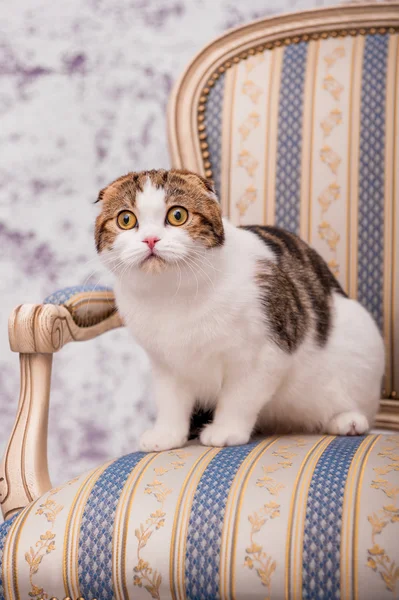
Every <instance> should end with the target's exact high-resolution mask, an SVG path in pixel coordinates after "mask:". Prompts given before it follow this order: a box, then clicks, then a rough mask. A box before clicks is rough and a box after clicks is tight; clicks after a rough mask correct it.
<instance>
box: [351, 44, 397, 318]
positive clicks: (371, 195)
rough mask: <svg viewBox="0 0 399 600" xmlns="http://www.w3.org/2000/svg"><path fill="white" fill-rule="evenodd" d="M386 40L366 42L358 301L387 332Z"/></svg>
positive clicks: (362, 118)
mask: <svg viewBox="0 0 399 600" xmlns="http://www.w3.org/2000/svg"><path fill="white" fill-rule="evenodd" d="M388 43H389V36H387V35H369V36H367V38H366V41H365V48H364V58H363V70H362V93H361V107H360V114H361V118H360V156H359V217H358V219H359V221H358V222H359V225H358V232H359V233H358V235H359V241H358V300H359V301H360V302H361V303H362V304H363V305H364V306H365V307H366V308H367V309H368V310H369V311H370V312H371V314H372V315H373V317H374V318H375V320H376V321H377V323H378V325H379V327H380V328H381V329H382V327H383V289H384V288H383V282H384V281H383V280H384V177H385V176H384V171H385V165H384V161H385V96H386V75H387V59H388Z"/></svg>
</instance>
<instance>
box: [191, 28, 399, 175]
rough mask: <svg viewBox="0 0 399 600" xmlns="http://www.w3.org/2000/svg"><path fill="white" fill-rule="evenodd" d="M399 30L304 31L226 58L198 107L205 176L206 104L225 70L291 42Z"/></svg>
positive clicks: (209, 170) (208, 166)
mask: <svg viewBox="0 0 399 600" xmlns="http://www.w3.org/2000/svg"><path fill="white" fill-rule="evenodd" d="M398 31H399V27H368V28H365V27H361V28H358V29H355V28H351V29H347V28H346V29H338V30H334V31H323V32H320V33H304V34H302V35H296V36H291V37H285V38H283V39H277V40H274V41H272V42H266V43H264V44H259V45H257V46H255V47H253V48H250V49H249V50H245V51H243V52H240V53H239V54H237V55H236V56H233V57H231V58H229V59H228V60H226V61H225V62H224V63H223V64H222V65H221V66H220V67H218V68H217V70H216V71H215V72H214V73H213V74H212V75H211V76H210V77H209V79H208V81H207V82H206V85H205V87H204V88H203V89H202V92H201V95H200V99H199V103H198V109H197V112H198V117H197V119H198V136H199V140H200V148H201V154H202V160H203V165H204V170H205V176H206V177H207V178H209V179H211V178H212V177H213V172H212V164H211V161H210V160H209V158H210V155H209V144H208V141H207V138H208V134H207V131H206V126H205V111H206V104H207V101H208V95H209V92H210V90H211V88H212V87H213V86H214V85H215V82H216V81H217V80H218V79H219V77H220V76H221V75H222V74H223V73H225V71H226V70H227V69H230V68H231V67H232V66H234V65H235V64H237V63H239V62H240V61H241V60H246V59H247V58H249V57H250V56H253V55H254V54H260V53H262V52H264V51H265V50H273V49H274V48H278V47H280V46H290V45H291V44H299V43H300V42H310V41H312V40H326V39H327V38H340V37H347V36H348V35H350V36H353V37H354V36H356V35H375V34H380V35H384V34H387V33H390V34H392V33H397V32H398Z"/></svg>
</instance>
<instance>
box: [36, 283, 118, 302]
mask: <svg viewBox="0 0 399 600" xmlns="http://www.w3.org/2000/svg"><path fill="white" fill-rule="evenodd" d="M111 291H112V290H111V288H109V287H107V286H106V285H91V284H88V285H73V286H71V287H66V288H62V289H61V290H57V291H56V292H53V293H52V294H50V296H47V298H45V299H44V300H43V304H65V302H67V301H68V300H70V299H71V298H72V297H73V296H76V295H77V294H81V293H83V292H111Z"/></svg>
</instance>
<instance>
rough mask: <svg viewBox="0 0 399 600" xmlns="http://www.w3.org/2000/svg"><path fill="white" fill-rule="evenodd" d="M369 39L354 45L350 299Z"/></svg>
mask: <svg viewBox="0 0 399 600" xmlns="http://www.w3.org/2000/svg"><path fill="white" fill-rule="evenodd" d="M364 44H365V37H364V36H362V35H359V36H357V37H356V38H355V40H354V44H353V55H352V70H351V81H352V90H351V104H350V107H349V114H350V116H351V122H350V126H349V165H348V167H349V169H348V204H349V208H348V211H349V215H348V216H349V240H348V243H349V248H350V250H349V257H350V258H349V265H348V272H349V295H350V296H351V297H352V298H356V297H357V268H358V265H357V246H358V204H359V154H360V117H361V115H360V108H361V88H362V66H363V54H364Z"/></svg>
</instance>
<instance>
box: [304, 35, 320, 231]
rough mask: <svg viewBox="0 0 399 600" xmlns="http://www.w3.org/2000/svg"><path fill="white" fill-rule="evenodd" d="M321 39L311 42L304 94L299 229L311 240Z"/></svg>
mask: <svg viewBox="0 0 399 600" xmlns="http://www.w3.org/2000/svg"><path fill="white" fill-rule="evenodd" d="M319 50H320V41H319V40H318V41H312V42H309V45H308V54H307V59H306V74H305V86H304V94H303V98H304V100H303V122H302V165H301V201H300V224H299V231H300V236H301V238H302V239H303V240H305V241H309V240H310V211H311V194H312V187H313V186H312V179H313V173H312V161H313V144H314V140H313V131H314V121H315V110H314V104H315V100H316V89H315V88H316V83H317V65H318V59H319Z"/></svg>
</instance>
